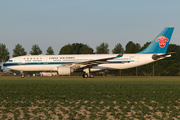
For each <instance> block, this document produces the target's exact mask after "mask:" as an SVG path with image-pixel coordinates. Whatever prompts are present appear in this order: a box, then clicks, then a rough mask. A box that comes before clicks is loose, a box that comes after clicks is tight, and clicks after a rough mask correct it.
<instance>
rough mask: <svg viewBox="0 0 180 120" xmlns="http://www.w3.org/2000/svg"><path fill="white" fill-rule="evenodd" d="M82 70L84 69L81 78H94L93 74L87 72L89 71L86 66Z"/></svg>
mask: <svg viewBox="0 0 180 120" xmlns="http://www.w3.org/2000/svg"><path fill="white" fill-rule="evenodd" d="M83 71H84V74H83V78H94V75H93V74H90V73H89V72H90V69H89V68H86V69H84V70H83Z"/></svg>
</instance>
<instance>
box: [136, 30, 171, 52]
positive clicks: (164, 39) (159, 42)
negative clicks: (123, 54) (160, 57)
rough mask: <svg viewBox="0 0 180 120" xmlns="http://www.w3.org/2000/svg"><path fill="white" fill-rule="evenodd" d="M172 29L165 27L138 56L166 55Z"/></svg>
mask: <svg viewBox="0 0 180 120" xmlns="http://www.w3.org/2000/svg"><path fill="white" fill-rule="evenodd" d="M173 30H174V27H166V28H164V30H163V31H162V32H161V33H160V34H159V35H158V36H157V37H156V38H155V39H154V41H153V42H152V43H151V44H150V45H149V46H148V47H147V48H145V49H144V50H143V51H141V52H139V54H156V53H166V51H167V48H168V45H169V42H170V40H171V36H172V33H173Z"/></svg>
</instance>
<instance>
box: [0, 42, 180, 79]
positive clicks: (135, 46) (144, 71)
mask: <svg viewBox="0 0 180 120" xmlns="http://www.w3.org/2000/svg"><path fill="white" fill-rule="evenodd" d="M149 44H150V42H147V43H145V44H144V45H143V46H141V45H140V44H139V43H133V42H132V41H129V42H128V43H127V44H126V46H125V49H124V48H123V46H122V45H121V43H118V44H116V45H115V47H114V48H113V49H112V53H113V54H118V53H121V52H124V53H137V52H140V51H142V50H144V49H145V48H146V47H147V46H148V45H149ZM108 47H109V45H108V44H107V43H101V44H100V45H99V46H97V47H96V51H95V52H94V50H93V49H92V48H91V47H89V46H88V45H87V44H83V43H73V44H67V45H64V46H63V47H62V48H61V49H60V51H59V55H60V54H109V53H110V50H109V48H108ZM167 52H176V53H175V54H172V56H171V57H170V58H166V59H163V60H160V61H157V62H154V63H151V64H147V65H143V66H140V67H137V68H131V69H126V70H122V71H119V70H112V71H106V74H109V75H112V74H113V75H123V76H134V75H139V76H152V75H156V76H160V75H180V57H179V56H180V46H179V45H176V44H170V45H169V47H168V50H167ZM29 54H31V55H39V54H42V50H41V49H40V47H39V45H37V44H35V45H33V46H32V48H31V51H30V52H29ZM23 55H27V52H26V51H25V48H23V47H22V45H20V44H17V45H15V48H14V49H13V55H12V57H17V56H23ZM46 55H54V50H53V48H52V47H51V46H49V47H48V48H47V50H46ZM9 58H10V56H9V51H8V48H6V45H5V44H0V62H1V63H4V62H5V61H7V60H8V59H9Z"/></svg>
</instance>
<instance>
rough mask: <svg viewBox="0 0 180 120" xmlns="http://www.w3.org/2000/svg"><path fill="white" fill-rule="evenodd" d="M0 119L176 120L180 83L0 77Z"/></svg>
mask: <svg viewBox="0 0 180 120" xmlns="http://www.w3.org/2000/svg"><path fill="white" fill-rule="evenodd" d="M0 119H18V120H19V119H30V120H34V119H37V120H38V119H64V120H66V119H70V120H71V119H80V120H81V119H88V120H89V119H92V120H93V119H103V120H104V119H117V120H119V119H122V120H124V119H127V120H129V119H171V120H172V119H180V77H116V76H115V77H96V78H93V79H92V78H91V79H87V78H81V77H70V76H66V77H26V78H24V79H22V78H20V77H14V76H13V77H6V76H1V77H0Z"/></svg>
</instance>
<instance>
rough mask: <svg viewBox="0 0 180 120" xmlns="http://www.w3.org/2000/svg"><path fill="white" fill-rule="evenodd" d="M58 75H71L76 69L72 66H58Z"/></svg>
mask: <svg viewBox="0 0 180 120" xmlns="http://www.w3.org/2000/svg"><path fill="white" fill-rule="evenodd" d="M57 70H58V75H70V74H71V73H73V72H74V70H73V69H72V68H71V67H67V66H58V67H57Z"/></svg>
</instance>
